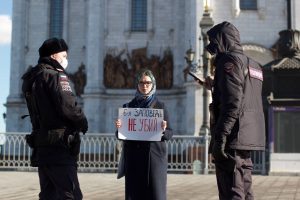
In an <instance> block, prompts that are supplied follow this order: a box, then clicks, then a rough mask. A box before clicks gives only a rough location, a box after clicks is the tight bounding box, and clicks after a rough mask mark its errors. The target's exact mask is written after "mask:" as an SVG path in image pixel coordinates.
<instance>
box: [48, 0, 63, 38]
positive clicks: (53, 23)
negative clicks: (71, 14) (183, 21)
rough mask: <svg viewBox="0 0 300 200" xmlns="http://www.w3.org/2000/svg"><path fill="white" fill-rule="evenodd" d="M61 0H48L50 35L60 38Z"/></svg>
mask: <svg viewBox="0 0 300 200" xmlns="http://www.w3.org/2000/svg"><path fill="white" fill-rule="evenodd" d="M63 11H64V1H63V0H51V1H50V37H58V38H62V32H63V13H64V12H63Z"/></svg>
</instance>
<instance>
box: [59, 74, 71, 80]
mask: <svg viewBox="0 0 300 200" xmlns="http://www.w3.org/2000/svg"><path fill="white" fill-rule="evenodd" d="M68 80H69V79H68V77H67V75H65V74H60V75H59V81H68Z"/></svg>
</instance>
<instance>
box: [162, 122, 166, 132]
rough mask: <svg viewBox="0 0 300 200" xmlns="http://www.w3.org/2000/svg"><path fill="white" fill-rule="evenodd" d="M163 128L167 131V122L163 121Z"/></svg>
mask: <svg viewBox="0 0 300 200" xmlns="http://www.w3.org/2000/svg"><path fill="white" fill-rule="evenodd" d="M161 128H162V130H163V131H165V130H166V128H167V121H165V120H163V121H162V122H161Z"/></svg>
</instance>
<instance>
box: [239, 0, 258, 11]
mask: <svg viewBox="0 0 300 200" xmlns="http://www.w3.org/2000/svg"><path fill="white" fill-rule="evenodd" d="M240 9H241V10H257V0H240Z"/></svg>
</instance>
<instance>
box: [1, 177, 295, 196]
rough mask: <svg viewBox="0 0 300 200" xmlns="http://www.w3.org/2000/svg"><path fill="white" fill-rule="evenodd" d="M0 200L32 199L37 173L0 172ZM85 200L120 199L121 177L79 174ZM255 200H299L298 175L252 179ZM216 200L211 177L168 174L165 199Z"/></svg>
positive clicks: (122, 184) (122, 193)
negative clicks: (166, 196) (166, 197)
mask: <svg viewBox="0 0 300 200" xmlns="http://www.w3.org/2000/svg"><path fill="white" fill-rule="evenodd" d="M0 177H1V178H0V199H1V200H36V199H38V198H37V194H38V192H39V185H38V175H37V172H16V171H0ZM79 181H80V184H81V189H82V192H83V195H84V199H85V200H123V199H124V178H122V179H119V180H118V179H116V174H108V173H79ZM253 181H254V187H253V188H254V192H255V199H256V200H292V199H299V200H300V176H261V175H255V176H253ZM213 199H218V196H217V187H216V181H215V176H214V175H183V174H180V175H179V174H169V175H168V200H213Z"/></svg>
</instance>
